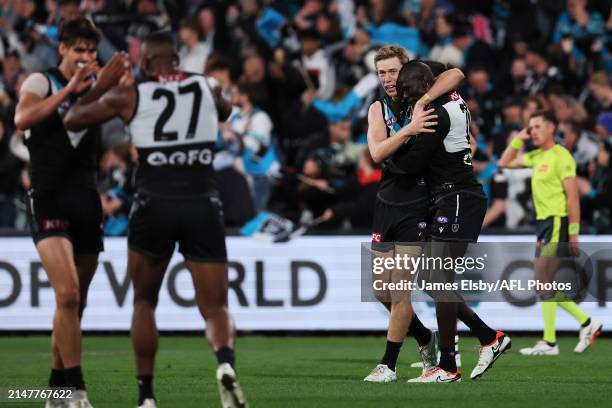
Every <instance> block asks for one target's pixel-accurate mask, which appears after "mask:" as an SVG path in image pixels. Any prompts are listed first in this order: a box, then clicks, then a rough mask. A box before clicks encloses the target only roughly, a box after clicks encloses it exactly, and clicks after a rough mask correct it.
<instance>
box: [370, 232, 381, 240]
mask: <svg viewBox="0 0 612 408" xmlns="http://www.w3.org/2000/svg"><path fill="white" fill-rule="evenodd" d="M380 241H382V235H381V234H379V233H377V232H373V233H372V242H380Z"/></svg>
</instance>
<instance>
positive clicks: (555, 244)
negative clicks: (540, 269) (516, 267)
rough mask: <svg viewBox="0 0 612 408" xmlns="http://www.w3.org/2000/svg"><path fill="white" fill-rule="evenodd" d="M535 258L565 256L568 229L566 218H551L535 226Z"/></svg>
mask: <svg viewBox="0 0 612 408" xmlns="http://www.w3.org/2000/svg"><path fill="white" fill-rule="evenodd" d="M536 236H537V242H536V251H535V256H536V258H537V257H540V256H567V255H568V254H569V252H568V246H567V245H566V243H567V242H569V229H568V219H567V217H561V216H552V217H548V218H546V219H545V220H541V221H538V222H537V224H536Z"/></svg>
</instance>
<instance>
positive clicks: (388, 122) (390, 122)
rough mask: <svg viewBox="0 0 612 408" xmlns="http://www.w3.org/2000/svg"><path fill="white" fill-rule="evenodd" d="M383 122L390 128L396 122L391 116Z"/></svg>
mask: <svg viewBox="0 0 612 408" xmlns="http://www.w3.org/2000/svg"><path fill="white" fill-rule="evenodd" d="M385 122H386V123H387V126H389V127H391V126H393V124H394V123H395V122H396V119H395V117H394V116H392V117H390V118H387V120H385Z"/></svg>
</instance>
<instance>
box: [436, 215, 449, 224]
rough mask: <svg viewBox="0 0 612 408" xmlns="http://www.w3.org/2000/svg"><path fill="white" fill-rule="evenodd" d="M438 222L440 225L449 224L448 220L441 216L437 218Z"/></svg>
mask: <svg viewBox="0 0 612 408" xmlns="http://www.w3.org/2000/svg"><path fill="white" fill-rule="evenodd" d="M436 221H438V224H446V223H447V222H448V218H446V217H445V216H443V215H441V216H439V217H438V218H436Z"/></svg>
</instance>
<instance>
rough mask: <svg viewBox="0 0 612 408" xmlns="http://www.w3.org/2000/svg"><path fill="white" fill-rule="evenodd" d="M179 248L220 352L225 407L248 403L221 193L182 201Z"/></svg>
mask: <svg viewBox="0 0 612 408" xmlns="http://www.w3.org/2000/svg"><path fill="white" fill-rule="evenodd" d="M180 214H181V216H180V225H181V229H180V233H179V238H178V242H179V252H181V253H182V254H183V256H184V257H185V263H186V265H187V268H188V269H189V271H190V272H191V276H192V279H193V284H194V287H195V293H196V303H197V305H198V309H199V310H200V313H201V314H202V316H203V317H204V319H205V320H206V338H207V339H208V342H209V344H210V346H211V348H212V350H213V351H214V353H215V354H216V356H217V360H218V362H219V367H218V368H217V373H216V379H217V387H218V390H219V396H220V397H221V403H222V405H223V407H224V408H238V407H240V408H243V407H247V406H248V404H247V401H246V398H245V396H244V393H243V392H242V388H241V387H240V384H239V382H238V379H237V377H236V372H235V370H234V343H235V340H236V329H235V327H234V324H233V321H232V318H231V316H230V314H229V311H228V299H227V291H228V268H227V249H226V247H225V229H224V226H223V208H222V204H221V201H220V200H219V199H218V198H217V197H199V198H194V199H191V200H185V201H183V202H182V211H181V212H180Z"/></svg>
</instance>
